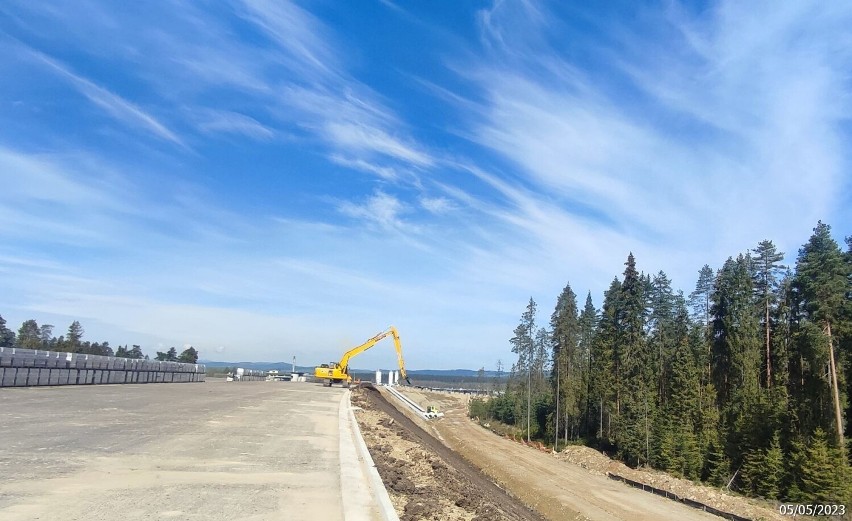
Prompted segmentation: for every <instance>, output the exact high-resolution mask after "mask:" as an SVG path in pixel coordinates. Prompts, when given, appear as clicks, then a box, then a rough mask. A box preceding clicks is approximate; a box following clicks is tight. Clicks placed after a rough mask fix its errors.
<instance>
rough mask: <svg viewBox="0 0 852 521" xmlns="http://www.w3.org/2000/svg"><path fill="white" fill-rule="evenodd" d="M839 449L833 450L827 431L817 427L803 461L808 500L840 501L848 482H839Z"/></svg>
mask: <svg viewBox="0 0 852 521" xmlns="http://www.w3.org/2000/svg"><path fill="white" fill-rule="evenodd" d="M837 452H838V451H835V450H832V448H831V446H830V445H829V443H828V441H827V440H826V435H825V432H824V431H823V430H822V429H821V428H819V427H817V428H816V430H815V431H814V433H813V435H812V436H811V439H810V443H808V448H807V451H806V457H805V458H804V459H803V461H802V467H801V468H800V469H799V471H800V472H801V486H802V490H801V491H802V493H803V495H804V497H805V498H806V501H814V502H816V501H824V502H831V501H835V502H836V501H840V500H842V499H843V498H842V497H841V496H842V495H843V493H842V489H843V488H844V487H846V486H847V484H846V483H838V481H837V478H838V477H839V476H838V469H839V468H843V467H842V466H840V465H838V456H839V454H837Z"/></svg>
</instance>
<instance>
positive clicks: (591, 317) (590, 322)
mask: <svg viewBox="0 0 852 521" xmlns="http://www.w3.org/2000/svg"><path fill="white" fill-rule="evenodd" d="M578 322H579V326H580V346H579V352H580V354H581V356H583V360H584V368H583V382H584V387H585V393H584V394H585V397H586V403H585V409H584V424H585V429H584V432H585V433H591V432H595V429H594V426H593V423H594V422H593V421H592V400H593V396H592V362H593V357H592V355H593V350H592V345H593V343H594V338H595V331H596V330H597V326H598V316H597V310H596V309H595V305H594V303H592V293H591V292H588V293H587V294H586V304H585V306H583V311H582V312H581V313H580V318H579V321H578Z"/></svg>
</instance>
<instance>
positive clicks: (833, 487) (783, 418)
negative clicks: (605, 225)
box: [471, 222, 852, 505]
mask: <svg viewBox="0 0 852 521" xmlns="http://www.w3.org/2000/svg"><path fill="white" fill-rule="evenodd" d="M783 260H784V254H783V253H781V252H779V251H777V249H776V247H775V246H774V244H773V243H772V242H771V241H768V240H767V241H763V242H761V243H760V244H758V245H757V247H756V248H755V249H753V250H751V251H749V252H748V253H743V254H740V255H738V256H737V257H736V258H734V257H730V258H728V260H727V261H725V263H724V264H723V266H722V267H721V268H720V269H718V270H716V271H714V270H713V269H711V267H710V266H708V265H705V266H704V267H703V268H701V270H700V272H699V277H698V283H697V285H696V287H695V289H694V291H692V292H691V293H690V294H689V295H688V296H684V294H683V293H682V292H675V291H674V290H673V289H672V287H671V283H670V281H669V278H668V277H667V276H666V274H665V273H663V272H662V271H661V272H659V273H657V274H655V275H647V274H644V273H640V272H639V271H637V267H636V261H635V259H634V257H633V255H632V254H630V255H629V256H628V258H627V262H626V263H625V265H626V268H625V270H624V273H623V276H622V277H621V278H618V277H616V278H615V279H614V280H613V281H612V283H611V284H610V286H609V289H608V290H607V291H606V292H605V294H604V300H603V307H602V308H601V309H600V310H598V309H595V307H594V305H593V304H592V299H591V295H590V294H589V295H588V296H587V297H586V300H585V305H584V306H583V308H582V309H581V310H580V309H578V306H577V297H576V295H575V293H574V291H572V289H571V286H570V284H569V285H566V286H565V289H564V290H563V291H562V293H561V294H560V295H559V297H558V299H557V303H556V308H555V310H554V311H553V314H552V315H551V317H550V324H549V327H539V326H538V324H536V318H535V317H536V303H535V301H534V300H533V299H530V302H529V305H528V306H527V308H526V311H525V312H524V313H523V314H522V316H521V320H520V323H519V324H518V326H517V327H516V328H515V330H514V337H512V339H511V344H512V350H513V352H514V353H516V354H517V356H518V358H517V361H516V362H515V363H514V365H513V366H512V370H511V376H510V378H509V380H508V382H507V385H506V392H505V393H504V394H503V395H501V396H497V397H495V398H494V399H492V400H490V401H481V400H475V401H473V402H472V406H471V415H474V416H480V417H488V418H491V419H497V420H500V421H502V422H504V423H508V424H512V425H515V426H516V427H517V428H518V429H519V430H521V431H522V432H524V433H525V434H526V435H527V436H530V437H537V438H539V439H542V440H547V441H549V442H550V443H554V442H555V440H556V439H557V438H558V439H559V440H560V442H569V441H571V440H574V442H579V443H586V444H589V445H593V446H596V447H598V448H601V449H603V450H606V451H608V452H610V453H612V454H616V455H617V456H618V457H619V458H621V459H622V460H623V461H624V462H626V463H628V464H629V465H632V466H637V465H644V466H651V467H655V468H658V469H663V470H666V471H668V472H671V473H673V474H677V475H680V476H683V477H686V478H689V479H693V480H702V481H704V482H707V483H711V484H714V485H718V486H723V487H724V486H727V485H728V484H729V482H730V484H731V487H732V488H734V489H736V490H739V491H741V492H743V493H745V494H749V495H757V496H762V497H765V498H771V499H777V500H790V501H798V502H816V501H825V502H845V503H846V504H847V505H850V504H852V473H850V460H849V455H850V452H852V451H850V447H848V446H847V441H846V440H848V438H849V435H850V427H849V421H848V420H849V419H850V418H852V406H850V403H849V397H850V396H852V388H850V386H852V237H847V238H846V251H845V252H844V251H843V250H841V248H840V247H839V245H838V244H837V242H836V241H835V240H833V239H832V237H831V234H830V228H829V226H828V225H826V224H823V223H822V222H820V223H819V224H818V225H817V227H816V228H815V229H814V233H813V235H812V236H811V237H810V239H809V240H808V242H807V243H806V244H805V245H804V246H802V248H801V249H800V250H799V253H798V257H797V258H796V262H795V266H794V267H793V268H792V269H791V268H790V267H787V266H785V265H784V264H783ZM731 480H732V481H731Z"/></svg>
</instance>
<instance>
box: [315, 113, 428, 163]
mask: <svg viewBox="0 0 852 521" xmlns="http://www.w3.org/2000/svg"><path fill="white" fill-rule="evenodd" d="M325 128H326V136H327V137H328V139H329V141H331V142H332V143H334V144H336V145H337V146H338V147H340V148H343V149H348V150H354V151H366V152H378V153H380V154H383V155H386V156H390V157H393V158H396V159H400V160H403V161H406V162H409V163H413V164H415V165H420V166H428V165H430V164H432V159H431V158H430V157H429V156H428V155H427V154H425V153H423V152H421V151H419V150H417V149H415V148H414V146H413V145H410V144H406V143H403V142H402V141H400V140H399V139H397V138H395V137H393V136H390V135H388V134H387V133H386V132H385V131H383V130H381V129H379V128H376V127H372V126H368V125H362V124H357V123H335V122H329V123H327V124H326V126H325Z"/></svg>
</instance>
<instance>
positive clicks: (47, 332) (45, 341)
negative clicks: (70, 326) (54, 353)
mask: <svg viewBox="0 0 852 521" xmlns="http://www.w3.org/2000/svg"><path fill="white" fill-rule="evenodd" d="M39 338H40V339H41V348H42V349H50V343H51V341H52V340H53V324H42V325H41V326H40V327H39Z"/></svg>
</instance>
